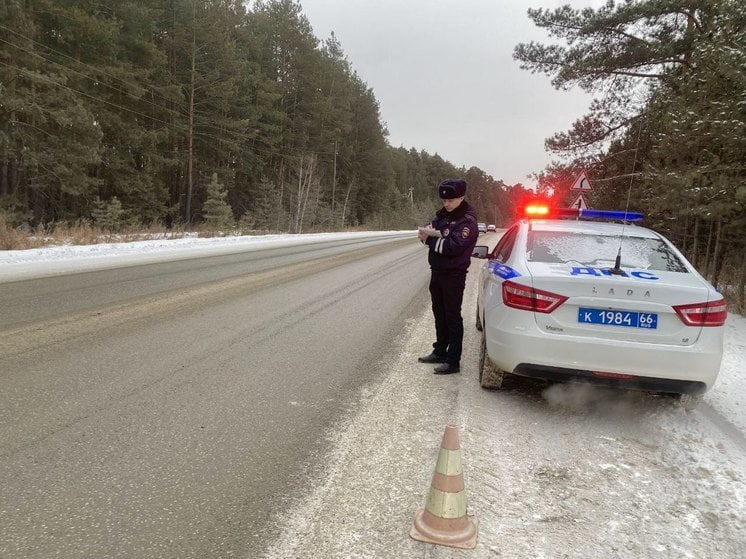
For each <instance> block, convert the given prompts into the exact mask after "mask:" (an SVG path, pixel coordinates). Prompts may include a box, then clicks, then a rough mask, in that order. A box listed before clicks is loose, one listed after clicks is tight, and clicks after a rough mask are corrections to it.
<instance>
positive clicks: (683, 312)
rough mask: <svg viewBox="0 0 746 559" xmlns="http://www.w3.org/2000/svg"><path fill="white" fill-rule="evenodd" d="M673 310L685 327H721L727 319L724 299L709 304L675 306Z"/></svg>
mask: <svg viewBox="0 0 746 559" xmlns="http://www.w3.org/2000/svg"><path fill="white" fill-rule="evenodd" d="M673 310H675V311H676V314H677V315H679V318H680V319H681V322H683V323H684V324H686V325H687V326H722V325H723V324H725V319H726V318H728V310H727V307H726V304H725V300H724V299H720V300H719V301H711V302H709V303H695V304H693V305H677V306H675V307H674V308H673Z"/></svg>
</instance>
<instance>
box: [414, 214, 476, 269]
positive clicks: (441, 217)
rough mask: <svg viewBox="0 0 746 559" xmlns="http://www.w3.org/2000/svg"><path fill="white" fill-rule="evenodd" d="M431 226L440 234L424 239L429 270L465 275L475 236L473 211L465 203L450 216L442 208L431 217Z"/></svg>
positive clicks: (474, 215)
mask: <svg viewBox="0 0 746 559" xmlns="http://www.w3.org/2000/svg"><path fill="white" fill-rule="evenodd" d="M431 224H432V226H433V227H434V228H435V229H437V230H438V231H440V234H441V237H440V238H438V237H427V240H426V243H427V245H428V247H429V251H428V255H427V261H428V262H429V263H430V269H431V270H433V271H437V272H444V271H460V272H465V271H466V270H467V269H468V268H469V264H470V263H471V253H472V251H473V250H474V245H476V244H477V237H478V236H479V231H478V230H477V214H476V211H475V210H474V208H472V207H471V206H470V205H469V204H467V203H466V200H464V201H462V202H461V204H460V205H459V206H458V207H457V208H456V209H454V210H453V211H452V212H450V213H449V212H447V211H446V210H445V208H442V209H441V210H440V211H439V212H438V213H437V214H435V219H434V220H433V221H432V222H431Z"/></svg>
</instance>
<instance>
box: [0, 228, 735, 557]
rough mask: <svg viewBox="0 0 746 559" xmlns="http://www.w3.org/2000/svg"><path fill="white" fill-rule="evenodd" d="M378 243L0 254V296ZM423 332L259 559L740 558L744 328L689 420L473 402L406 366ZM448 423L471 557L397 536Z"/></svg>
mask: <svg viewBox="0 0 746 559" xmlns="http://www.w3.org/2000/svg"><path fill="white" fill-rule="evenodd" d="M390 234H391V233H346V234H323V235H302V236H294V235H270V236H262V237H228V238H214V239H198V238H190V239H179V240H170V241H166V240H160V241H141V242H136V243H127V244H106V245H93V246H88V247H73V246H66V247H52V248H44V249H33V250H27V251H0V289H2V283H3V282H5V281H14V280H17V279H24V278H31V277H39V276H48V275H55V274H61V273H68V272H72V271H76V270H90V269H96V268H106V267H112V266H123V265H131V264H136V263H145V262H153V261H157V260H161V259H164V260H165V259H175V258H190V257H195V256H200V255H211V254H224V253H228V252H234V251H239V250H259V249H261V248H262V247H280V246H289V245H292V244H297V243H303V242H313V241H317V240H320V239H327V238H328V239H333V238H334V239H339V238H351V239H352V238H355V237H360V236H370V235H390ZM412 235H413V236H414V233H412ZM474 269H475V268H474V266H473V267H472V270H473V271H474ZM475 275H476V274H475V273H471V274H469V283H468V284H467V292H466V294H465V300H464V316H465V320H464V322H465V325H466V326H467V327H466V329H465V330H466V336H465V340H464V350H465V355H472V356H473V355H476V352H477V348H478V337H477V335H476V332H475V330H474V328H473V308H474V300H475V299H474V298H475V293H476V283H475ZM431 330H432V324H431V316H430V312H429V310H426V311H423V313H422V316H421V317H419V318H418V319H416V320H413V321H412V323H411V324H410V325H409V326H408V328H407V330H406V331H405V332H403V333H402V336H401V338H400V341H399V344H400V346H401V347H398V348H395V349H396V351H394V352H393V354H392V355H390V356H387V358H385V359H384V360H383V361H382V362H381V366H382V367H384V368H385V372H386V374H384V375H382V376H380V377H379V378H380V380H379V381H377V382H375V383H373V385H372V386H370V387H368V389H367V391H365V392H364V393H363V394H362V395H361V399H360V402H359V406H357V407H356V408H355V411H354V412H353V413H351V415H350V417H349V418H348V420H347V421H346V422H345V423H344V424H343V425H340V426H339V428H338V429H337V430H335V432H333V433H327V434H326V440H327V441H328V450H329V456H328V465H327V468H326V472H327V473H326V477H325V478H324V479H322V480H309V494H308V498H307V499H306V500H305V501H304V502H302V503H300V504H299V506H298V507H296V508H295V509H294V510H292V511H289V512H288V513H287V514H286V515H284V516H282V517H279V518H277V519H276V521H277V522H278V523H279V524H280V525H281V527H282V530H283V537H281V538H279V539H278V540H277V541H275V542H271V545H270V548H269V550H268V555H267V557H269V558H278V559H279V558H285V557H293V558H301V557H309V558H310V557H326V558H333V557H339V558H351V557H361V558H363V557H365V558H368V557H370V558H373V557H428V558H435V559H440V558H450V557H464V556H466V554H469V556H470V557H479V558H482V557H510V558H511V559H515V558H522V557H526V558H545V557H546V558H550V557H551V558H555V557H567V558H570V557H572V558H581V557H583V558H589V559H591V558H597V557H609V558H629V559H633V558H634V559H640V558H651V559H652V558H656V559H658V558H669V557H670V558H674V557H676V558H677V559H678V558H680V557H687V558H692V559H695V558H697V559H699V558H702V557H707V558H710V559H736V558H741V557H746V484H745V483H744V479H745V478H746V435H745V433H746V318H744V317H742V316H739V315H733V314H732V315H730V316H729V317H728V322H727V324H726V330H725V348H724V349H725V353H724V358H723V363H722V367H721V372H720V376H719V378H718V381H717V383H716V384H715V387H714V388H713V389H712V390H711V391H710V392H708V393H707V394H706V395H705V397H704V402H703V404H702V405H700V407H699V408H698V409H696V410H694V411H693V412H691V413H686V412H684V411H683V410H681V409H678V408H677V407H675V406H672V405H671V403H670V402H667V401H665V400H661V401H660V402H657V401H656V400H655V399H653V398H651V397H648V396H647V395H642V394H640V393H620V392H619V391H613V390H606V389H598V388H592V387H585V386H581V387H572V386H565V385H555V386H550V387H548V388H542V387H538V388H537V387H536V386H535V385H533V386H532V385H528V387H525V388H520V389H517V390H514V391H508V392H505V393H496V392H490V391H485V390H481V389H480V388H479V385H478V381H477V372H476V360H475V359H471V360H468V361H467V360H464V362H462V374H460V375H450V376H448V377H435V376H433V375H432V374H430V370H429V368H428V366H426V365H422V364H418V363H416V356H417V355H418V354H422V353H424V352H426V351H427V350H428V348H429V342H430V337H431V335H432V332H431ZM446 422H454V423H456V424H457V425H458V426H459V429H460V432H461V444H462V449H463V455H464V465H465V472H464V476H465V480H466V488H467V496H468V498H469V510H470V512H471V513H473V514H475V515H476V516H477V517H478V518H479V520H480V523H481V524H480V531H479V540H478V545H477V549H476V550H475V551H474V552H460V551H456V550H451V549H449V548H443V547H433V546H429V545H426V544H422V543H419V542H415V541H413V540H411V539H410V538H409V536H408V532H409V527H410V526H411V522H412V518H413V516H414V513H415V511H416V509H417V508H418V507H421V506H422V505H423V504H424V501H425V498H426V495H427V491H428V488H429V483H430V476H431V475H432V471H433V468H434V465H435V457H436V456H437V450H438V447H439V443H440V437H441V436H442V433H443V425H444V424H445V423H446ZM268 544H270V542H268Z"/></svg>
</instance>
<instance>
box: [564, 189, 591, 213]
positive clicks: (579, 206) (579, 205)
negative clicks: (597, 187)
mask: <svg viewBox="0 0 746 559" xmlns="http://www.w3.org/2000/svg"><path fill="white" fill-rule="evenodd" d="M568 208H573V209H576V210H587V209H588V203H587V202H586V201H585V196H583V193H582V192H580V193H578V195H577V196H576V197H575V200H573V201H572V204H570V205H569V206H568Z"/></svg>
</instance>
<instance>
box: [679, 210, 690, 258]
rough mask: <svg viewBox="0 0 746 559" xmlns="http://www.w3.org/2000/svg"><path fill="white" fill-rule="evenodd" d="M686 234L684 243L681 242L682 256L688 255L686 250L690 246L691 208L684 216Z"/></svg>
mask: <svg viewBox="0 0 746 559" xmlns="http://www.w3.org/2000/svg"><path fill="white" fill-rule="evenodd" d="M684 215H685V217H684V233H683V234H682V237H683V239H682V241H681V252H682V254H686V248H687V246H688V245H689V243H688V240H689V208H687V209H686V214H684Z"/></svg>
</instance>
